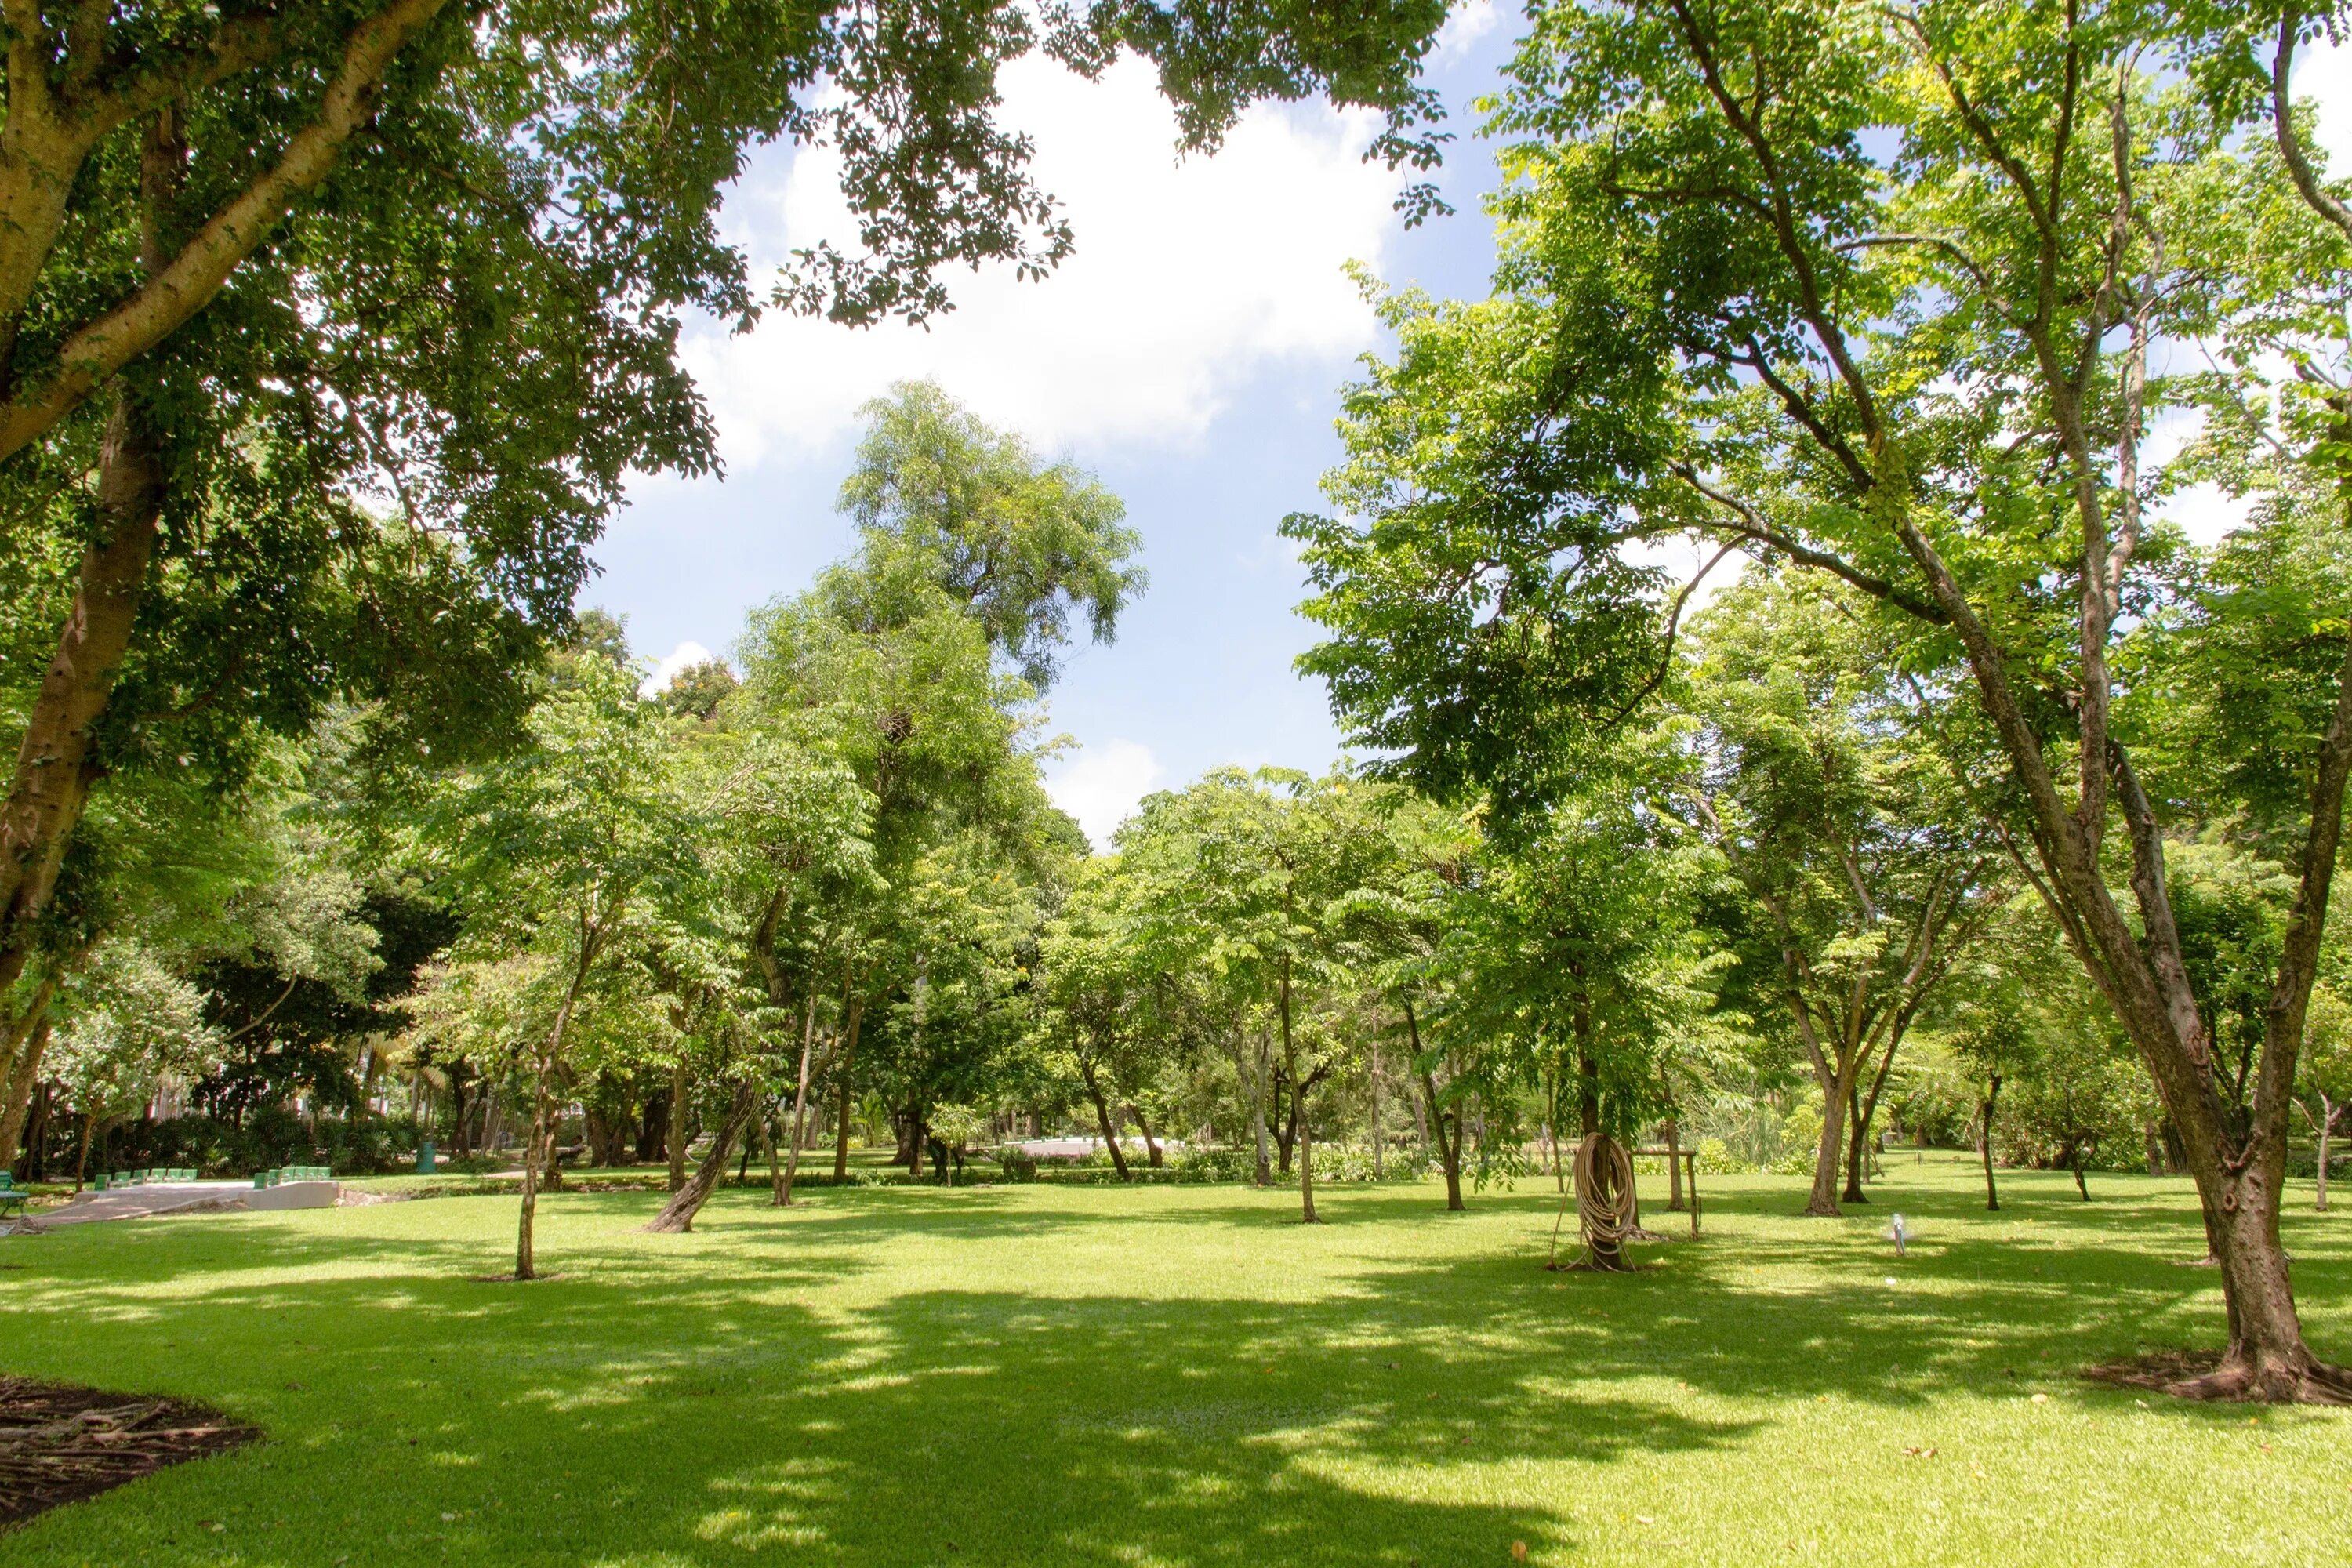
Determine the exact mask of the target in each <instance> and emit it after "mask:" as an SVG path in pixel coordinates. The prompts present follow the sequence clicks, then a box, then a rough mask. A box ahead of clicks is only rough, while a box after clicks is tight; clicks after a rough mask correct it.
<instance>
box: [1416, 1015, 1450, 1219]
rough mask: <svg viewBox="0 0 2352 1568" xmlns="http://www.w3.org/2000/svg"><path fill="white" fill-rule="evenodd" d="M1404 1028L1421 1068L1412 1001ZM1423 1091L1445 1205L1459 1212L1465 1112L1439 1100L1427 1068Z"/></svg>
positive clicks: (1448, 1209) (1432, 1076)
mask: <svg viewBox="0 0 2352 1568" xmlns="http://www.w3.org/2000/svg"><path fill="white" fill-rule="evenodd" d="M1404 1029H1405V1037H1406V1038H1408V1039H1409V1040H1411V1041H1412V1059H1413V1062H1414V1064H1415V1066H1416V1067H1418V1066H1419V1064H1420V1061H1421V1021H1420V1020H1419V1019H1418V1018H1416V1017H1414V1016H1413V1012H1412V1003H1410V1002H1408V1003H1406V1004H1405V1005H1404ZM1421 1092H1422V1093H1423V1095H1424V1096H1426V1097H1427V1098H1428V1100H1429V1122H1430V1131H1433V1132H1434V1133H1435V1134H1436V1135H1437V1162H1438V1163H1439V1165H1441V1166H1442V1167H1443V1168H1444V1172H1445V1207H1446V1210H1447V1212H1449V1213H1453V1214H1459V1213H1461V1212H1462V1211H1463V1206H1464V1205H1463V1203H1462V1112H1461V1110H1460V1108H1459V1107H1455V1108H1453V1109H1451V1110H1449V1109H1447V1108H1446V1107H1444V1106H1441V1105H1440V1104H1439V1103H1438V1100H1437V1078H1436V1075H1435V1074H1433V1073H1431V1072H1430V1071H1428V1070H1427V1069H1425V1068H1424V1069H1423V1070H1422V1073H1421ZM1448 1121H1451V1122H1452V1123H1453V1128H1454V1131H1453V1134H1452V1136H1450V1137H1449V1136H1448V1135H1447V1133H1446V1124H1447V1122H1448Z"/></svg>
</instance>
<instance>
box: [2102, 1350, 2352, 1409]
mask: <svg viewBox="0 0 2352 1568" xmlns="http://www.w3.org/2000/svg"><path fill="white" fill-rule="evenodd" d="M2083 1376H2084V1378H2085V1379H2087V1380H2089V1381H2090V1382H2092V1383H2104V1384H2107V1385H2108V1386H2110V1387H2114V1388H2146V1389H2151V1390H2154V1391H2155V1392H2157V1393H2158V1394H2171V1395H2172V1396H2173V1397H2175V1398H2176V1399H2213V1400H2226V1401H2232V1402H2239V1403H2245V1404H2258V1405H2352V1367H2341V1366H2333V1365H2330V1364H2329V1363H2326V1362H2323V1361H2315V1360H2311V1359H2310V1358H2308V1357H2306V1358H2305V1359H2304V1360H2303V1362H2302V1363H2299V1364H2298V1363H2290V1362H2288V1361H2286V1360H2284V1359H2283V1358H2271V1359H2266V1360H2265V1359H2252V1360H2250V1359H2248V1358H2245V1357H2243V1356H2234V1357H2233V1356H2230V1355H2226V1354H2224V1353H2223V1352H2220V1351H2158V1352H2153V1353H2151V1354H2147V1355H2140V1356H2134V1357H2132V1358H2131V1359H2130V1360H2129V1361H2118V1362H2109V1363H2106V1364H2105V1365H2104V1366H2092V1367H2085V1368H2084V1369H2083Z"/></svg>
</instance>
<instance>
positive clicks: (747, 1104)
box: [646, 1073, 760, 1236]
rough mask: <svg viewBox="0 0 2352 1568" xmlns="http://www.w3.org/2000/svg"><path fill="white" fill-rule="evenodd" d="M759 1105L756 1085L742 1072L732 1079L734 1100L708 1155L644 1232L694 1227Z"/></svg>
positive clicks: (665, 1232)
mask: <svg viewBox="0 0 2352 1568" xmlns="http://www.w3.org/2000/svg"><path fill="white" fill-rule="evenodd" d="M759 1105H760V1090H759V1086H758V1085H757V1084H756V1083H754V1082H753V1081H752V1078H751V1074H750V1073H745V1074H744V1075H743V1076H742V1077H741V1078H740V1079H737V1080H736V1083H735V1095H734V1098H733V1099H732V1100H730V1101H729V1102H728V1106H727V1114H726V1116H725V1117H724V1118H723V1119H722V1120H721V1121H719V1130H718V1131H717V1133H716V1134H715V1135H714V1136H713V1137H712V1139H711V1143H710V1152H709V1153H708V1154H705V1155H704V1156H703V1157H702V1164H701V1166H700V1168H698V1170H697V1171H696V1172H695V1173H694V1180H692V1181H690V1182H688V1184H686V1185H685V1186H683V1187H681V1188H679V1189H678V1190H677V1192H676V1193H674V1194H671V1195H670V1200H669V1202H667V1203H666V1204H664V1205H662V1211H661V1213H659V1214H657V1215H654V1217H653V1218H652V1219H650V1220H647V1221H646V1229H647V1230H649V1231H652V1232H654V1233H656V1235H665V1236H667V1235H675V1234H677V1233H679V1232H682V1231H690V1230H692V1229H693V1228H694V1216H695V1215H698V1214H700V1213H701V1212H702V1205H704V1204H706V1203H708V1202H709V1201H710V1194H711V1193H712V1192H713V1191H715V1190H716V1189H717V1188H718V1185H719V1179H720V1178H721V1177H723V1176H725V1175H726V1174H727V1162H728V1160H729V1158H730V1157H731V1156H732V1155H733V1154H734V1152H735V1140H736V1139H738V1138H740V1137H741V1136H742V1135H743V1131H744V1129H745V1128H746V1127H748V1126H749V1125H750V1124H751V1114H752V1112H753V1111H755V1110H758V1109H759Z"/></svg>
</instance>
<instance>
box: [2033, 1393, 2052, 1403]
mask: <svg viewBox="0 0 2352 1568" xmlns="http://www.w3.org/2000/svg"><path fill="white" fill-rule="evenodd" d="M2030 1403H2032V1404H2034V1405H2047V1404H2049V1403H2050V1396H2049V1395H2048V1394H2035V1395H2034V1396H2033V1398H2032V1401H2031V1402H2030Z"/></svg>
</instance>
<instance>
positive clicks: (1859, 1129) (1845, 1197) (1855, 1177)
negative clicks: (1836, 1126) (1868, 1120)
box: [1839, 1073, 1870, 1204]
mask: <svg viewBox="0 0 2352 1568" xmlns="http://www.w3.org/2000/svg"><path fill="white" fill-rule="evenodd" d="M1845 1111H1846V1130H1845V1191H1844V1192H1843V1193H1842V1194H1839V1199H1840V1201H1841V1202H1843V1203H1849V1204H1866V1203H1868V1202H1869V1201H1870V1199H1869V1198H1868V1197H1866V1196H1865V1195H1864V1194H1863V1190H1862V1177H1863V1154H1862V1141H1863V1137H1864V1127H1863V1124H1862V1075H1861V1074H1860V1073H1855V1074H1854V1075H1853V1078H1852V1079H1851V1080H1850V1081H1849V1082H1848V1083H1847V1084H1846V1089H1845Z"/></svg>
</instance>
